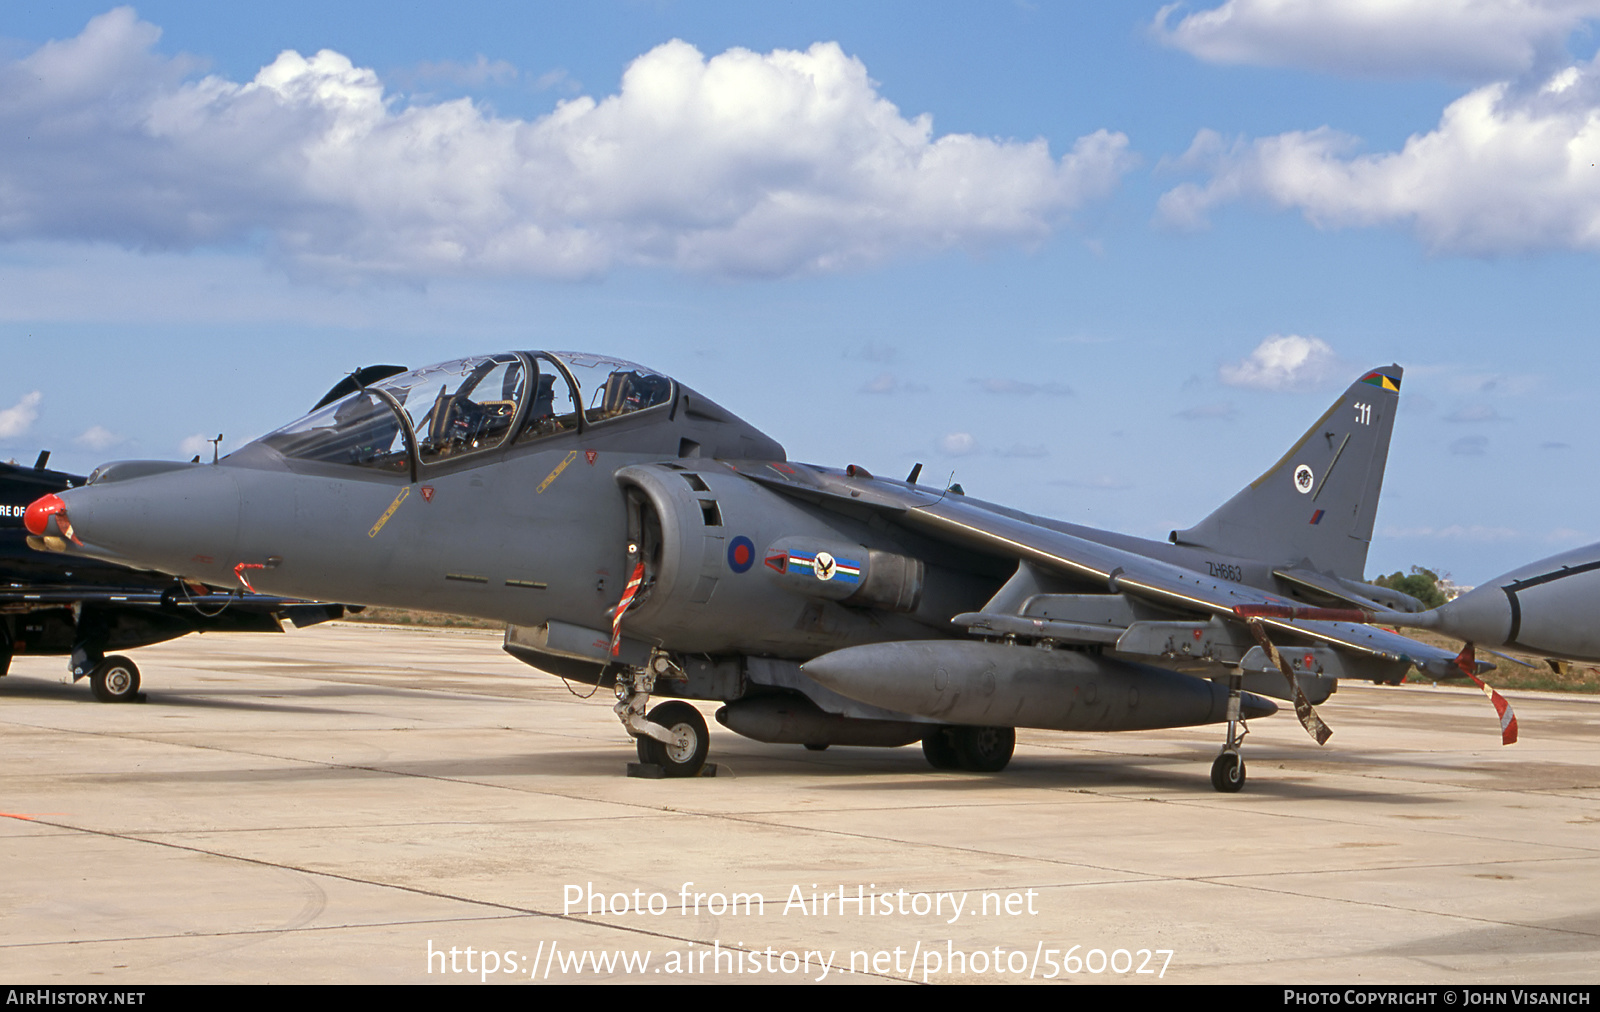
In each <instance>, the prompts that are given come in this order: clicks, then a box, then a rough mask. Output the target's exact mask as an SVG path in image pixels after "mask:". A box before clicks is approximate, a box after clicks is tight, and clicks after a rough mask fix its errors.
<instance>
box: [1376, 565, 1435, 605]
mask: <svg viewBox="0 0 1600 1012" xmlns="http://www.w3.org/2000/svg"><path fill="white" fill-rule="evenodd" d="M1441 579H1443V581H1444V582H1446V583H1448V582H1449V580H1448V578H1441V577H1440V576H1439V574H1438V573H1435V572H1434V571H1433V570H1431V569H1423V568H1422V567H1421V566H1412V567H1411V573H1410V575H1409V576H1408V575H1406V574H1405V573H1395V574H1394V575H1393V576H1380V577H1377V578H1376V579H1374V580H1373V581H1372V582H1373V583H1375V584H1377V585H1378V586H1380V587H1388V588H1389V589H1390V590H1398V591H1399V592H1400V593H1402V594H1410V595H1411V596H1412V597H1414V598H1416V599H1417V600H1418V601H1421V602H1422V603H1423V604H1425V605H1427V606H1428V607H1429V608H1437V607H1439V606H1440V605H1441V604H1444V603H1445V601H1447V600H1448V598H1447V597H1446V596H1445V592H1444V591H1443V590H1442V589H1441V588H1440V586H1439V584H1440V582H1441Z"/></svg>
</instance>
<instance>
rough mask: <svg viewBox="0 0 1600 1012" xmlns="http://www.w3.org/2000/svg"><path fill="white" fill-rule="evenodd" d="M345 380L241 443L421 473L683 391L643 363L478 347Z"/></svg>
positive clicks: (593, 424)
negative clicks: (284, 421) (372, 377)
mask: <svg viewBox="0 0 1600 1012" xmlns="http://www.w3.org/2000/svg"><path fill="white" fill-rule="evenodd" d="M356 375H357V376H359V375H360V374H356ZM345 385H346V386H348V387H349V392H348V393H347V394H345V395H344V396H342V397H339V398H338V399H336V400H333V401H331V402H327V401H326V399H325V403H324V404H322V405H319V407H318V408H317V409H316V410H314V411H312V412H311V413H310V414H308V415H306V416H305V417H303V418H301V419H299V420H297V421H294V422H291V423H290V424H288V425H285V426H284V427H283V428H281V429H278V430H277V431H275V432H271V433H268V434H267V435H265V436H262V437H261V438H260V439H258V440H256V442H255V443H254V444H251V446H250V447H246V448H245V450H249V449H251V447H254V446H256V445H260V446H264V447H267V448H270V449H271V450H274V451H276V452H277V453H278V454H281V455H282V456H283V457H284V458H286V459H288V460H291V461H311V462H317V463H325V464H346V465H354V466H358V467H364V468H372V469H375V470H379V471H390V472H395V473H407V472H409V473H410V474H411V475H412V477H413V478H415V476H416V474H417V469H418V468H419V467H421V466H427V465H431V464H439V463H443V462H446V461H449V460H452V459H454V458H459V457H464V456H467V455H469V454H477V453H482V452H485V451H488V450H494V449H497V448H504V447H509V446H513V445H518V444H523V443H531V442H533V441H536V440H543V439H547V438H550V437H553V436H559V435H562V434H565V433H574V432H586V431H588V430H592V429H597V428H599V427H601V426H605V425H606V424H607V423H610V422H614V421H616V420H618V419H622V418H626V417H629V416H633V415H636V414H638V413H640V412H649V411H653V410H660V411H669V410H670V407H669V406H670V405H672V404H673V402H674V399H675V397H676V396H677V393H678V388H677V384H675V383H674V382H673V380H672V379H671V378H670V377H667V376H664V375H662V374H660V373H658V372H655V371H654V370H651V369H647V368H645V367H644V366H641V365H637V364H635V363H632V362H626V361H623V360H622V359H617V358H609V357H607V356H604V355H591V354H586V353H580V352H560V351H557V352H523V351H516V352H502V353H500V354H496V355H480V356H475V357H472V358H463V359H457V360H455V361H453V362H442V363H439V364H438V365H431V366H427V367H425V368H422V369H412V370H409V371H406V372H400V373H397V374H394V375H389V376H385V377H384V378H382V379H380V380H377V381H375V382H370V383H361V382H360V381H359V380H358V379H355V380H347V381H346V384H345ZM339 389H340V388H338V387H336V388H335V390H334V391H330V395H332V394H333V393H335V392H337V391H338V390H339ZM244 452H245V451H240V453H241V454H243V453H244Z"/></svg>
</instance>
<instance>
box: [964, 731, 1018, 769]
mask: <svg viewBox="0 0 1600 1012" xmlns="http://www.w3.org/2000/svg"><path fill="white" fill-rule="evenodd" d="M955 740H956V754H957V755H958V756H960V757H961V768H962V769H964V770H970V771H971V772H973V773H999V772H1000V771H1001V770H1003V769H1005V768H1006V764H1007V763H1009V762H1010V761H1011V753H1012V752H1015V751H1016V748H1017V731H1016V728H1012V727H963V728H960V729H958V730H957V731H956V733H955Z"/></svg>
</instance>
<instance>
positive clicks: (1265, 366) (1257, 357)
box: [1217, 334, 1339, 390]
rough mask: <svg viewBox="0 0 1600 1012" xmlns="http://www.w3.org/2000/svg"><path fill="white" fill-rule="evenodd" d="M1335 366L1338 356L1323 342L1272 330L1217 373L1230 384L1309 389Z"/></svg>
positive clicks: (1329, 374)
mask: <svg viewBox="0 0 1600 1012" xmlns="http://www.w3.org/2000/svg"><path fill="white" fill-rule="evenodd" d="M1338 367H1339V359H1338V356H1336V355H1334V353H1333V349H1332V348H1330V347H1328V345H1327V343H1326V342H1324V341H1321V340H1318V339H1317V338H1315V337H1301V336H1300V335H1298V334H1274V335H1272V336H1271V337H1269V338H1267V339H1266V340H1265V341H1262V342H1261V343H1260V344H1258V345H1256V349H1255V350H1254V351H1252V352H1251V353H1250V354H1249V355H1248V356H1246V357H1245V358H1244V359H1243V360H1242V361H1239V362H1234V363H1231V364H1227V365H1223V366H1221V367H1220V368H1219V369H1218V370H1217V373H1218V375H1219V377H1220V378H1221V379H1222V382H1223V383H1226V384H1227V385H1228V386H1231V387H1250V388H1253V389H1256V390H1310V389H1313V388H1315V387H1318V386H1321V385H1322V384H1323V383H1324V382H1326V381H1327V380H1328V379H1329V377H1330V376H1332V375H1333V373H1334V372H1335V371H1337V369H1338Z"/></svg>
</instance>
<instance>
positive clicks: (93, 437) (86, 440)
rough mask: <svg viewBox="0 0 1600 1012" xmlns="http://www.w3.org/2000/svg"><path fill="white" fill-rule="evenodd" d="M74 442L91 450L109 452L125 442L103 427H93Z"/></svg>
mask: <svg viewBox="0 0 1600 1012" xmlns="http://www.w3.org/2000/svg"><path fill="white" fill-rule="evenodd" d="M73 442H75V443H77V444H78V445H79V446H86V447H88V448H89V449H91V450H109V449H110V448H111V447H113V446H116V445H117V444H118V443H121V442H123V437H122V436H119V435H117V434H116V433H115V432H112V431H111V430H110V429H108V428H106V427H105V426H103V425H91V426H89V428H87V429H85V430H84V431H83V432H81V433H80V434H79V435H78V437H77V438H76V439H74V440H73Z"/></svg>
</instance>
